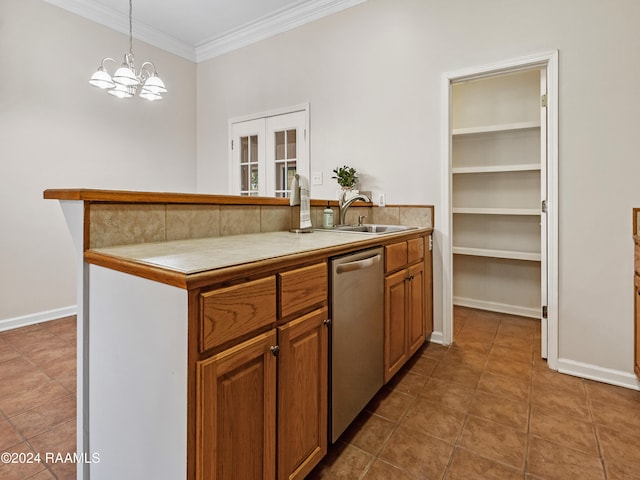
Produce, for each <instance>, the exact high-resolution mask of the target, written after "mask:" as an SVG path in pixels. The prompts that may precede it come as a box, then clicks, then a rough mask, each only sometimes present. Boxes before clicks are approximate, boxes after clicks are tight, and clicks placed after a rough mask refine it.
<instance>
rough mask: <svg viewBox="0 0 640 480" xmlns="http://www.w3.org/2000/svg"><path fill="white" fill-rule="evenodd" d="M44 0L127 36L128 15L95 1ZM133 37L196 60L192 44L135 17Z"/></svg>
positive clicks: (193, 60)
mask: <svg viewBox="0 0 640 480" xmlns="http://www.w3.org/2000/svg"><path fill="white" fill-rule="evenodd" d="M44 1H45V2H47V3H50V4H51V5H55V6H56V7H60V8H62V9H64V10H67V11H69V12H71V13H75V14H76V15H80V16H81V17H84V18H86V19H88V20H92V21H94V22H96V23H99V24H100V25H104V26H105V27H108V28H111V29H112V30H115V31H117V32H120V33H123V34H125V35H127V36H129V16H128V15H126V14H123V13H120V12H118V11H116V10H113V9H111V8H108V7H105V6H104V5H101V4H99V3H97V2H94V1H91V0H44ZM133 38H135V39H136V40H140V41H142V42H145V43H148V44H149V45H153V46H154V47H158V48H160V49H162V50H165V51H167V52H169V53H173V54H175V55H178V56H179V57H182V58H185V59H187V60H191V61H192V62H195V61H196V51H195V48H194V47H193V45H190V44H188V43H186V42H183V41H181V40H178V39H177V38H174V37H172V36H171V35H167V34H166V33H163V32H161V31H160V30H157V29H155V28H153V27H150V26H149V25H147V24H145V23H141V22H139V21H137V20H135V19H133Z"/></svg>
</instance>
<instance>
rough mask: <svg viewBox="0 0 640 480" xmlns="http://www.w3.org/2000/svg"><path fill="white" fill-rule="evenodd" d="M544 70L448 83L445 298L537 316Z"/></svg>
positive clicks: (544, 160) (542, 184) (541, 242)
mask: <svg viewBox="0 0 640 480" xmlns="http://www.w3.org/2000/svg"><path fill="white" fill-rule="evenodd" d="M545 81H546V79H545V70H544V69H541V68H531V69H527V70H519V71H514V72H508V73H503V74H500V75H492V76H486V77H481V78H473V79H469V80H464V81H458V82H455V83H452V86H451V88H452V96H451V99H452V130H451V144H452V149H451V151H452V165H451V177H452V178H451V186H452V189H451V197H452V217H453V221H452V227H453V228H452V231H453V237H452V243H453V245H452V249H453V250H452V252H453V301H454V304H456V305H464V306H469V307H474V308H480V309H485V310H493V311H500V312H505V313H512V314H517V315H526V316H530V317H538V318H540V314H541V310H540V307H541V291H542V278H541V274H542V271H541V266H542V263H543V252H544V247H543V245H544V243H545V242H544V240H543V238H542V234H541V201H542V199H544V198H545V195H544V191H545V180H544V179H545V168H546V157H545V152H546V149H545V148H544V144H545V141H546V136H545V129H546V125H545V114H544V106H543V103H542V98H543V97H542V95H543V93H544V91H545V88H544V85H545Z"/></svg>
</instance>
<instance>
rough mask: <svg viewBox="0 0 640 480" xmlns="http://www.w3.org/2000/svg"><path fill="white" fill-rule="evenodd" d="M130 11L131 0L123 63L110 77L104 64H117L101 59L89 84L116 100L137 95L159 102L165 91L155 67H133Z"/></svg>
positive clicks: (130, 1) (146, 64)
mask: <svg viewBox="0 0 640 480" xmlns="http://www.w3.org/2000/svg"><path fill="white" fill-rule="evenodd" d="M132 11H133V6H132V0H129V53H125V54H124V62H122V65H120V68H118V69H117V70H116V72H115V73H114V74H113V76H111V75H109V72H108V71H107V70H106V67H105V63H106V62H108V61H111V62H113V63H114V64H115V65H116V66H117V65H118V63H117V62H116V61H115V60H114V59H113V58H111V57H106V58H103V59H102V62H101V63H100V66H99V67H98V70H97V71H96V73H94V74H93V75H92V76H91V79H90V80H89V83H90V84H91V85H93V86H94V87H98V88H101V89H103V90H106V91H107V93H110V94H111V95H113V96H114V97H118V98H130V97H133V96H134V95H135V94H136V93H138V96H139V97H141V98H144V99H145V100H150V101H153V100H161V99H162V94H163V93H165V92H166V91H167V89H166V88H165V86H164V82H163V81H162V80H161V79H160V77H159V76H158V73H157V72H156V67H155V65H154V64H153V63H151V62H144V63H143V64H142V65H140V68H139V69H138V70H136V67H135V65H134V61H133V22H132V19H131V13H132ZM138 90H139V92H138Z"/></svg>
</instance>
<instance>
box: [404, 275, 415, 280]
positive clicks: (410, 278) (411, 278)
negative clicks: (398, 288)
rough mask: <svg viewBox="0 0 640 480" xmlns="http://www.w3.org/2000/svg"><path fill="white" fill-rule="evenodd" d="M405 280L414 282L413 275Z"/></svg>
mask: <svg viewBox="0 0 640 480" xmlns="http://www.w3.org/2000/svg"><path fill="white" fill-rule="evenodd" d="M405 280H408V281H411V280H413V275H409V276H408V277H407V278H405Z"/></svg>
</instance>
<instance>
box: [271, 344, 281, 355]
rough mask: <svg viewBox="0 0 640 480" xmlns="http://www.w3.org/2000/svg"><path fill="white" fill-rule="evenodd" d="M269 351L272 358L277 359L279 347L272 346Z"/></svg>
mask: <svg viewBox="0 0 640 480" xmlns="http://www.w3.org/2000/svg"><path fill="white" fill-rule="evenodd" d="M269 351H270V352H271V354H272V355H273V356H274V357H277V356H278V354H279V353H280V347H279V346H278V345H273V346H272V347H269Z"/></svg>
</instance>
